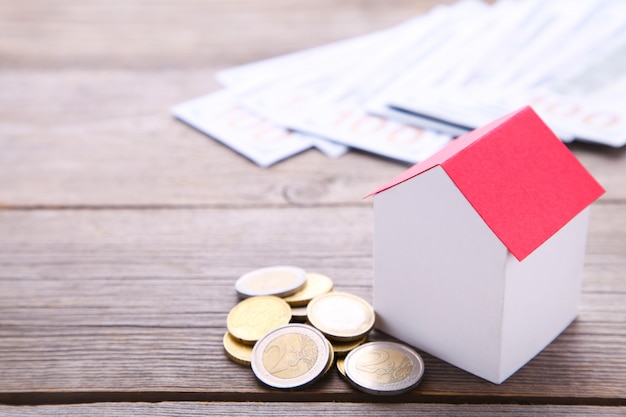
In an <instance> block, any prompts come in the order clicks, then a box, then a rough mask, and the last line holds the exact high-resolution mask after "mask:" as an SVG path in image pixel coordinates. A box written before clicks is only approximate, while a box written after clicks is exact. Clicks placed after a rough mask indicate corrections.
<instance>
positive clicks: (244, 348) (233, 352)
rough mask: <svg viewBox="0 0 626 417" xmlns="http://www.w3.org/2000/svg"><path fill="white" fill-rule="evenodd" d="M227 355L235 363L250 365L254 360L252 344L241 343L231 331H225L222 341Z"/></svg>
mask: <svg viewBox="0 0 626 417" xmlns="http://www.w3.org/2000/svg"><path fill="white" fill-rule="evenodd" d="M222 343H223V345H224V351H225V352H226V356H228V358H230V360H232V361H233V362H235V363H238V364H240V365H245V366H250V361H251V360H252V346H251V345H246V344H244V343H241V342H240V341H238V340H237V339H235V338H234V337H233V336H232V335H231V334H230V333H228V332H226V333H224V339H223V341H222Z"/></svg>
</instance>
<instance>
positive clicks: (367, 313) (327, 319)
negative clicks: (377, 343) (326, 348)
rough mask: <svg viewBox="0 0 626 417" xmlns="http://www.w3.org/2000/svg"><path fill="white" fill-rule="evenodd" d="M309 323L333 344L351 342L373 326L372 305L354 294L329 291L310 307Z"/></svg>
mask: <svg viewBox="0 0 626 417" xmlns="http://www.w3.org/2000/svg"><path fill="white" fill-rule="evenodd" d="M307 316H308V319H309V322H310V323H311V324H312V325H313V326H314V327H315V328H317V329H318V330H319V331H321V332H322V333H324V335H326V337H328V338H329V339H330V340H331V341H338V342H349V341H353V340H358V339H361V338H363V337H364V336H366V335H367V334H368V333H369V332H370V331H371V330H372V328H373V327H374V322H375V318H376V316H375V314H374V309H373V308H372V306H371V305H370V304H369V303H368V302H367V301H365V300H364V299H362V298H361V297H358V296H356V295H353V294H348V293H345V292H329V293H328V294H324V295H320V296H318V297H315V298H314V299H313V300H311V301H310V302H309V304H308V306H307Z"/></svg>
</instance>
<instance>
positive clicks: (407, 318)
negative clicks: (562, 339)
mask: <svg viewBox="0 0 626 417" xmlns="http://www.w3.org/2000/svg"><path fill="white" fill-rule="evenodd" d="M603 192H604V190H603V189H602V187H601V186H600V185H599V184H598V183H597V182H596V181H595V180H594V178H593V177H592V176H591V175H590V174H589V173H588V172H587V171H586V169H585V168H584V167H583V166H582V165H581V164H580V163H579V162H578V160H577V159H576V158H575V157H574V155H573V154H572V153H571V152H570V151H569V149H568V148H567V147H566V146H565V145H564V144H563V143H562V142H561V141H560V140H559V139H558V138H557V137H556V136H555V135H554V133H552V131H551V130H550V129H549V128H548V127H547V126H546V125H545V124H544V123H543V121H542V120H541V119H540V118H539V117H538V116H537V114H536V113H535V112H534V111H533V110H532V109H531V108H530V107H525V108H523V109H521V110H518V111H516V112H514V113H511V114H509V115H506V116H504V117H502V118H500V119H497V120H495V121H493V122H491V123H490V124H488V125H486V126H484V127H482V128H479V129H476V130H474V131H472V132H470V133H468V134H466V135H464V136H461V137H459V138H457V139H456V140H454V141H453V142H451V143H450V144H449V145H448V146H447V147H445V148H444V149H442V150H441V151H440V152H438V153H437V154H435V155H433V156H432V157H430V158H429V159H427V160H425V161H423V162H421V163H418V164H416V165H414V166H413V167H411V168H410V169H408V170H407V171H405V172H404V173H402V174H401V175H399V176H398V177H396V178H395V179H393V180H392V181H390V182H389V183H388V184H386V185H384V186H383V187H381V188H380V189H378V190H376V191H375V192H374V193H372V194H370V195H374V308H375V309H376V313H377V328H379V329H380V330H382V331H383V332H385V333H388V334H390V335H392V336H395V337H397V338H399V339H401V340H403V341H405V342H406V343H409V344H411V345H413V346H415V347H417V348H419V349H422V350H424V351H426V352H428V353H430V354H432V355H434V356H436V357H438V358H440V359H443V360H445V361H447V362H449V363H451V364H453V365H455V366H457V367H459V368H461V369H464V370H466V371H468V372H471V373H473V374H475V375H477V376H479V377H482V378H484V379H486V380H488V381H491V382H494V383H501V382H503V381H504V380H506V379H507V378H508V377H509V376H511V375H512V374H513V373H514V372H516V371H517V370H518V369H519V368H521V367H522V366H523V365H524V364H525V363H526V362H528V361H529V360H530V359H532V358H533V357H534V356H535V355H536V354H537V353H539V352H540V351H541V350H542V349H543V348H544V347H546V346H547V345H548V344H549V343H550V342H551V341H552V340H553V339H554V338H556V337H557V336H558V335H559V334H560V333H561V332H562V331H563V330H564V329H565V328H567V326H568V325H569V324H570V323H571V322H572V321H573V320H574V319H575V318H576V316H577V314H578V299H579V296H580V291H581V284H582V273H583V261H584V254H585V242H586V235H587V223H588V217H589V205H590V204H591V203H592V202H593V201H595V200H596V199H597V198H598V197H600V195H601V194H602V193H603Z"/></svg>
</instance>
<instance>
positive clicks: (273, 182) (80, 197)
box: [0, 67, 626, 207]
mask: <svg viewBox="0 0 626 417" xmlns="http://www.w3.org/2000/svg"><path fill="white" fill-rule="evenodd" d="M214 70H215V69H214V68H213V67H211V68H206V69H199V70H184V71H179V70H159V71H155V70H152V71H140V72H131V71H124V70H103V71H90V70H66V71H34V72H31V71H26V72H24V71H3V72H0V91H2V95H0V117H1V118H2V122H0V149H2V152H0V166H2V171H1V172H0V206H20V207H24V206H47V207H58V206H61V205H63V206H88V207H89V206H95V205H100V206H166V205H167V206H171V205H202V206H212V207H215V206H224V205H230V206H238V207H239V206H252V205H306V206H309V205H327V204H351V205H354V204H364V205H367V204H370V203H371V202H370V200H362V196H363V195H365V194H367V193H369V192H371V191H372V190H373V189H375V188H376V187H378V186H379V185H380V184H382V183H384V182H386V181H388V180H389V179H390V178H392V177H393V176H395V175H396V174H398V173H399V172H401V171H402V170H403V169H404V168H405V167H406V165H404V164H401V163H398V162H392V161H389V160H385V159H382V158H379V157H376V156H372V155H366V154H362V153H358V152H354V151H353V152H351V153H350V154H348V155H345V156H344V157H342V158H340V159H337V160H332V159H328V158H326V157H324V156H323V155H321V154H320V153H319V152H318V151H316V150H311V151H308V152H306V153H305V154H303V155H299V156H296V157H294V158H291V159H289V160H287V161H284V162H281V163H280V164H278V165H276V166H274V167H272V168H270V169H265V170H264V169H260V168H258V167H257V166H256V165H254V164H253V163H251V162H249V161H248V160H246V159H245V158H243V157H242V156H240V155H238V154H235V153H234V152H233V151H231V150H230V149H228V148H227V147H225V146H223V145H221V144H219V143H217V142H215V141H213V140H212V139H210V138H208V137H206V136H204V135H203V134H201V133H199V132H196V131H195V130H193V129H191V128H189V127H187V126H186V125H184V124H182V123H180V122H178V121H176V120H174V119H173V118H172V117H171V116H170V114H169V109H170V108H171V106H173V105H174V104H176V103H179V102H181V101H183V100H187V99H190V98H193V97H196V96H199V95H202V94H205V93H208V92H210V91H212V90H214V89H215V88H217V86H216V84H215V82H214V81H213V80H212V77H213V74H214ZM572 148H573V150H574V152H575V153H576V155H577V156H578V157H579V158H580V159H581V161H582V162H583V164H585V165H586V166H587V167H588V169H589V170H590V171H591V172H592V173H593V174H594V175H595V176H596V177H597V178H598V180H599V181H600V182H601V183H602V184H603V185H604V186H605V187H606V189H607V194H606V195H605V196H604V197H603V199H604V200H614V199H621V200H625V199H626V176H625V175H624V174H623V173H624V172H625V170H626V154H625V151H624V150H623V149H608V148H603V147H598V146H592V145H583V144H575V145H572Z"/></svg>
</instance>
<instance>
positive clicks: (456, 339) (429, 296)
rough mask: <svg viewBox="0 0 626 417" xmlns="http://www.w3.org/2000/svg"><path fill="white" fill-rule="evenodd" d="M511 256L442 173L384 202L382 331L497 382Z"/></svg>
mask: <svg viewBox="0 0 626 417" xmlns="http://www.w3.org/2000/svg"><path fill="white" fill-rule="evenodd" d="M507 253H508V251H507V250H506V248H505V247H504V245H503V244H502V243H501V242H500V240H498V239H497V237H495V235H494V234H493V233H492V232H491V230H490V229H489V228H488V227H487V226H486V225H485V223H484V222H483V221H482V219H481V218H480V217H479V216H478V215H477V214H476V212H475V211H474V209H473V208H472V207H471V205H470V204H469V203H468V202H467V201H466V200H465V198H464V197H463V195H462V194H461V193H460V192H459V190H458V189H457V188H456V186H455V185H454V183H453V182H452V181H451V180H450V179H449V177H448V176H447V175H446V173H445V171H444V170H443V169H442V168H441V167H439V166H438V167H435V168H432V169H431V170H429V171H427V172H424V173H422V174H420V175H419V176H417V177H415V178H412V179H410V180H408V181H406V182H404V183H401V184H399V185H396V186H395V187H393V188H391V189H389V190H386V191H384V192H382V193H380V194H377V195H376V196H375V197H374V257H375V262H374V274H375V279H374V308H375V309H376V312H377V327H378V328H379V329H380V330H382V331H384V332H386V333H389V334H391V335H393V336H396V337H398V338H399V339H401V340H403V341H405V342H407V343H409V344H411V345H414V346H415V347H417V348H419V349H422V350H424V351H426V352H429V353H431V354H433V355H434V356H437V357H439V358H441V359H443V360H445V361H448V362H450V363H452V364H453V365H456V366H458V367H460V368H462V369H465V370H467V371H469V372H472V373H475V374H477V375H479V376H481V377H483V378H486V379H489V380H494V379H496V378H498V376H499V374H500V367H499V358H500V340H501V330H502V322H501V320H502V310H503V304H502V303H503V300H504V296H503V293H504V268H505V262H506V255H507Z"/></svg>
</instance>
